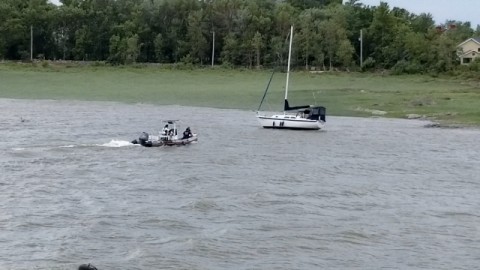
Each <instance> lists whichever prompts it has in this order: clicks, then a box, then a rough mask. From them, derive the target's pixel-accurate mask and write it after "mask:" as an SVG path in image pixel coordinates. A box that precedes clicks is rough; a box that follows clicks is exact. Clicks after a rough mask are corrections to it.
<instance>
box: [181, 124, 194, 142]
mask: <svg viewBox="0 0 480 270" xmlns="http://www.w3.org/2000/svg"><path fill="white" fill-rule="evenodd" d="M192 136H193V135H192V132H191V131H190V127H187V129H186V130H185V131H184V132H183V138H182V140H183V139H188V138H190V137H192Z"/></svg>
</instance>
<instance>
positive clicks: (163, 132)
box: [162, 124, 168, 135]
mask: <svg viewBox="0 0 480 270" xmlns="http://www.w3.org/2000/svg"><path fill="white" fill-rule="evenodd" d="M167 134H168V124H166V125H165V126H164V127H163V129H162V135H167Z"/></svg>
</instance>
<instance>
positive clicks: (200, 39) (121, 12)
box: [0, 0, 478, 73]
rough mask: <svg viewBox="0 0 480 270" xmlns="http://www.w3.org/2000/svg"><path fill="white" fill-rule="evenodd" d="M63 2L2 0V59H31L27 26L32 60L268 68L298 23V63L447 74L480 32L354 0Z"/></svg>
mask: <svg viewBox="0 0 480 270" xmlns="http://www.w3.org/2000/svg"><path fill="white" fill-rule="evenodd" d="M61 3H62V5H60V6H56V5H53V4H51V3H49V2H48V1H47V0H1V1H0V59H6V60H28V59H30V57H31V51H30V50H31V33H33V35H32V36H33V42H32V43H33V57H34V58H36V59H51V60H55V59H57V60H58V59H63V60H86V61H107V62H109V63H111V64H130V63H135V62H142V63H184V64H192V65H209V64H211V62H212V57H213V62H214V63H215V64H216V65H224V66H235V67H237V66H241V67H249V68H255V67H262V66H263V67H273V66H277V65H280V64H283V63H284V62H285V58H286V55H287V51H288V46H287V42H286V40H287V35H288V33H289V28H290V25H294V26H295V36H294V37H295V39H294V44H295V45H294V48H293V49H294V53H293V55H294V57H293V65H295V66H297V67H303V68H305V69H313V68H315V69H317V70H318V69H321V70H330V69H341V70H344V69H358V67H359V66H360V62H361V59H362V60H363V61H362V63H363V66H362V68H363V69H367V70H368V69H391V70H394V71H395V72H398V73H421V72H432V71H434V72H445V71H449V70H452V69H454V68H455V67H456V66H457V65H458V60H457V56H456V45H457V44H459V43H460V42H461V41H463V40H465V39H467V38H469V37H472V36H475V35H476V34H478V30H477V32H475V31H474V30H472V28H471V25H470V23H469V22H458V21H450V22H445V24H443V25H435V24H434V21H433V19H432V16H431V15H430V14H420V15H417V14H413V13H410V12H409V11H407V10H405V9H400V8H391V7H390V6H389V5H388V4H386V3H381V4H380V5H379V6H377V7H371V6H364V5H363V4H361V3H360V2H359V1H357V0H350V1H347V3H344V4H342V1H341V0H284V1H279V0H61ZM31 30H33V31H31ZM361 30H362V31H363V35H362V40H363V46H362V48H363V57H361V56H360V50H361V49H360V47H361V46H360V31H361ZM212 48H214V50H213V51H212Z"/></svg>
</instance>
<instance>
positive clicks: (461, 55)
mask: <svg viewBox="0 0 480 270" xmlns="http://www.w3.org/2000/svg"><path fill="white" fill-rule="evenodd" d="M474 53H475V55H480V54H479V53H478V52H476V51H472V50H469V51H468V52H466V53H462V54H460V55H459V57H465V56H467V55H471V56H474V55H473V54H474Z"/></svg>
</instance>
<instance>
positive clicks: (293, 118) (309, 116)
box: [257, 26, 326, 130]
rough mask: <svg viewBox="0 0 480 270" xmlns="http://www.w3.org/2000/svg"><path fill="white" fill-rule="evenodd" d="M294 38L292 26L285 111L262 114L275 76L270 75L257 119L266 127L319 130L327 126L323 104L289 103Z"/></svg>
mask: <svg viewBox="0 0 480 270" xmlns="http://www.w3.org/2000/svg"><path fill="white" fill-rule="evenodd" d="M292 39H293V26H291V27H290V45H289V50H288V66H287V82H286V86H285V103H284V109H283V113H279V114H274V115H260V108H261V106H262V103H263V101H264V99H265V96H266V94H267V91H268V88H269V86H270V82H271V81H272V78H273V73H272V76H271V77H270V81H269V82H268V85H267V88H266V89H265V93H264V94H263V98H262V101H261V102H260V106H258V110H257V119H258V121H259V122H260V125H262V127H264V128H275V129H301V130H319V129H323V128H324V126H325V122H326V119H325V115H326V109H325V107H323V106H312V105H303V106H294V107H290V105H289V104H288V83H289V82H288V80H289V77H290V60H291V57H292Z"/></svg>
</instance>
